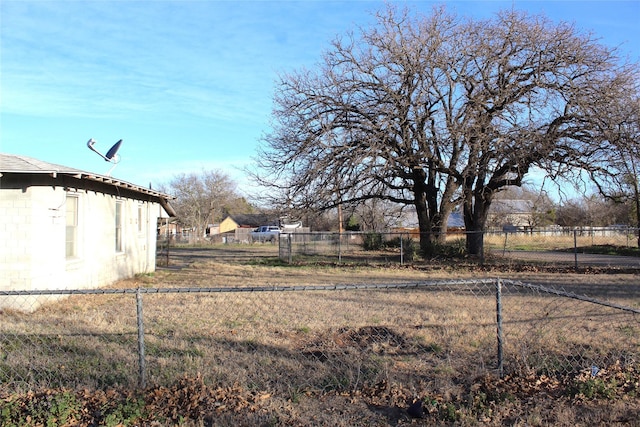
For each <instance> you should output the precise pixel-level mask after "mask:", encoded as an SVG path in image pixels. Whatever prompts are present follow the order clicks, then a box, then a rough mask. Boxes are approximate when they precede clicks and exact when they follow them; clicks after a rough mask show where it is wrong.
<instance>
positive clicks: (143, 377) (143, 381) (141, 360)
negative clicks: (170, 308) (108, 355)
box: [136, 288, 147, 388]
mask: <svg viewBox="0 0 640 427" xmlns="http://www.w3.org/2000/svg"><path fill="white" fill-rule="evenodd" d="M136 312H137V318H138V367H139V375H140V376H139V378H138V381H139V386H140V388H146V387H147V366H146V361H145V356H144V320H143V318H142V293H141V292H140V288H138V290H137V291H136Z"/></svg>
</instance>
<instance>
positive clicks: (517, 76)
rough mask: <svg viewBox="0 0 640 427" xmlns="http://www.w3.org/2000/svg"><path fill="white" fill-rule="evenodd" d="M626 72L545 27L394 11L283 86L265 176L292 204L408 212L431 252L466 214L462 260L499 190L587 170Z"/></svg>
mask: <svg viewBox="0 0 640 427" xmlns="http://www.w3.org/2000/svg"><path fill="white" fill-rule="evenodd" d="M631 75H632V73H631V72H630V70H629V67H625V66H623V65H621V63H620V61H619V58H617V57H616V51H615V49H612V48H607V47H605V46H603V45H601V44H599V42H598V41H597V40H596V39H595V38H594V37H593V36H592V35H590V34H583V33H581V32H579V31H578V30H576V29H575V28H574V27H573V26H572V25H569V24H567V23H558V24H555V23H552V22H550V21H549V20H547V19H546V18H545V17H543V16H532V15H527V14H525V13H521V12H517V11H504V12H501V13H499V14H497V15H496V16H495V17H494V18H492V19H489V20H477V21H474V20H467V19H463V18H460V17H458V16H455V15H452V14H450V13H448V12H447V11H446V9H444V8H438V9H434V11H433V12H432V14H431V15H429V16H419V15H416V14H413V13H411V12H410V11H408V10H403V11H398V10H397V9H395V8H394V7H391V6H389V7H387V8H386V9H385V10H383V11H382V12H380V13H378V15H377V24H376V25H375V26H373V27H372V28H365V29H360V31H359V32H358V33H357V34H356V33H349V34H347V35H345V36H344V37H341V38H338V39H336V40H335V41H334V42H333V43H332V45H331V47H330V49H329V50H328V51H327V52H326V53H325V55H324V57H323V59H322V61H321V63H320V64H319V65H318V67H317V69H313V70H299V71H296V72H291V73H288V74H284V75H282V76H281V78H280V81H279V83H278V86H277V89H276V94H275V97H274V101H275V102H274V104H275V107H274V111H273V127H272V131H271V132H270V133H269V134H267V135H265V137H264V140H263V143H264V144H263V146H262V147H261V149H260V152H259V155H258V157H257V160H258V163H259V170H260V173H259V174H258V176H257V178H258V179H259V180H260V182H261V183H262V184H267V185H270V186H271V188H273V189H278V190H279V191H278V192H277V193H274V194H278V197H280V200H281V202H282V203H284V204H286V205H287V206H301V205H304V206H308V207H315V208H320V209H323V208H324V209H326V208H331V207H337V206H339V205H341V204H344V203H347V204H353V203H358V202H360V201H363V200H367V199H371V198H377V199H385V200H389V201H392V202H396V203H400V204H403V205H406V206H411V207H413V208H415V210H416V213H417V217H418V223H419V227H420V233H421V239H420V246H421V248H422V249H423V250H424V251H428V250H429V249H430V248H431V245H432V243H433V242H434V241H435V240H436V239H438V238H442V237H443V236H444V234H445V232H446V223H447V218H448V216H449V214H450V213H451V211H452V210H453V209H454V207H456V206H462V210H463V214H464V221H465V226H466V229H467V231H468V232H469V234H468V235H467V250H468V252H469V253H470V254H479V253H481V251H482V245H483V238H482V236H483V234H482V231H483V230H484V227H485V223H486V220H487V214H488V211H489V207H490V205H491V202H492V200H493V197H494V195H495V194H496V193H497V192H498V191H500V190H501V189H504V188H506V187H507V186H512V185H515V186H520V185H521V184H522V183H523V178H524V177H525V176H526V175H527V174H528V173H529V172H530V171H531V169H532V168H533V167H537V168H542V169H543V170H546V171H547V172H548V173H549V174H550V175H551V176H556V177H557V176H561V175H565V174H569V173H572V172H573V173H575V171H576V169H581V170H589V168H591V165H592V164H594V163H592V159H593V157H594V156H599V155H600V152H601V150H602V148H601V146H602V144H601V142H602V139H603V136H602V134H601V132H600V130H599V129H600V128H599V127H598V126H597V125H596V118H600V116H598V115H599V114H600V110H601V104H602V103H604V104H606V103H607V102H609V97H608V96H607V95H606V93H607V92H606V91H605V88H606V89H607V90H611V88H621V87H626V86H627V85H629V84H630V83H629V80H630V78H631ZM603 97H604V98H603Z"/></svg>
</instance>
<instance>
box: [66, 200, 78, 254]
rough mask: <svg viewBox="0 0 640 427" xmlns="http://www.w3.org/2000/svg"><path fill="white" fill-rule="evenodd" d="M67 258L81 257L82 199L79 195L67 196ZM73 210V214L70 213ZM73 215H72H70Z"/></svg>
mask: <svg viewBox="0 0 640 427" xmlns="http://www.w3.org/2000/svg"><path fill="white" fill-rule="evenodd" d="M64 209H65V212H64V221H65V233H64V234H65V236H64V241H65V246H64V247H65V249H64V253H65V258H66V259H68V260H69V259H76V258H78V256H79V242H80V239H79V215H80V198H79V197H78V195H77V194H73V193H67V195H66V196H65V208H64ZM70 209H71V212H70ZM70 213H71V215H70Z"/></svg>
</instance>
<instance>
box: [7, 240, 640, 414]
mask: <svg viewBox="0 0 640 427" xmlns="http://www.w3.org/2000/svg"><path fill="white" fill-rule="evenodd" d="M233 250H234V251H235V252H232V251H229V250H228V248H221V247H214V248H207V249H199V250H188V251H187V250H184V251H181V252H176V253H175V254H174V256H175V258H174V259H172V262H171V265H170V268H166V269H161V270H159V271H158V272H156V273H155V274H154V275H151V276H141V277H137V278H136V279H135V280H129V281H125V282H120V283H117V284H115V285H114V287H116V288H124V287H127V288H137V287H147V288H162V287H177V288H184V287H191V288H199V287H230V288H243V287H244V288H246V287H251V288H258V287H272V286H293V285H295V286H300V285H327V284H359V283H385V284H390V283H407V282H418V281H426V280H435V279H437V280H450V279H458V278H460V277H467V278H472V277H473V278H481V277H484V276H492V277H496V275H495V273H496V272H495V271H489V272H483V271H481V270H477V269H475V270H474V269H470V270H466V271H460V270H457V271H456V269H453V268H450V267H446V268H437V267H436V266H431V267H432V268H422V269H420V268H400V267H395V268H378V267H374V266H363V265H356V266H354V265H349V266H331V267H328V266H295V267H291V266H281V265H278V263H277V262H275V261H274V258H273V257H274V255H275V253H274V248H273V247H269V246H268V245H260V246H258V245H256V246H254V247H252V248H250V249H248V248H242V247H233ZM275 250H277V249H275ZM173 265H183V266H187V265H188V267H185V268H182V269H172V268H171V266H173ZM503 273H504V272H503ZM509 275H510V276H511V277H512V278H514V279H519V280H523V281H531V280H528V279H536V280H537V281H542V282H546V283H547V284H551V283H553V284H560V286H563V287H565V288H570V289H585V288H586V287H588V286H586V285H585V283H586V282H590V283H591V284H593V285H594V287H595V285H596V284H597V285H598V287H597V288H596V292H598V293H600V294H601V295H602V294H604V295H606V296H612V297H613V298H609V299H613V300H615V301H616V302H618V303H622V304H624V305H628V306H635V307H638V306H639V304H640V301H639V300H638V297H639V295H638V293H637V289H638V288H637V286H638V281H637V276H635V275H633V274H626V275H616V276H615V277H613V276H610V275H608V276H600V277H592V276H585V275H578V274H575V275H567V274H564V275H562V277H558V276H555V275H552V274H545V275H541V274H535V273H513V272H510V273H509ZM587 285H588V283H587ZM572 286H573V288H571V287H572ZM614 288H615V289H616V291H615V294H607V293H606V291H607V290H610V289H614ZM494 292H495V290H494V288H493V287H492V286H490V285H484V284H478V285H476V286H471V287H469V286H462V287H460V286H454V285H449V284H446V283H444V284H442V285H439V286H434V287H430V288H429V289H389V290H342V291H305V292H282V291H279V292H250V293H247V292H218V293H210V294H182V293H180V294H175V293H174V294H143V310H144V322H145V344H146V349H145V350H146V356H147V358H146V360H147V363H148V365H147V369H148V371H147V372H148V380H149V382H150V383H151V384H154V385H158V386H170V385H172V384H175V383H176V381H178V380H179V379H180V378H182V377H189V378H199V379H200V380H199V381H202V384H201V385H200V386H198V387H201V388H202V387H222V388H223V389H225V390H227V389H229V390H231V389H233V390H236V393H240V394H242V393H245V394H246V396H245V395H243V396H244V398H246V400H247V401H252V402H253V404H252V405H253V406H252V407H253V408H254V409H252V410H251V413H246V412H245V413H242V412H240V413H235V412H233V411H232V412H233V413H232V412H229V411H227V410H220V411H218V412H219V413H218V415H217V418H215V419H216V420H218V422H220V423H221V425H224V424H228V422H233V423H235V424H238V423H240V424H245V425H251V424H254V425H255V424H265V425H268V424H271V425H276V424H281V425H291V424H295V425H354V424H361V425H386V424H398V425H400V424H412V423H414V422H415V420H412V419H411V418H410V417H408V416H407V414H406V412H404V410H403V408H406V406H407V404H408V402H410V401H412V400H413V399H422V400H424V401H425V402H427V403H429V404H430V405H431V406H429V410H428V411H426V413H425V417H426V420H431V421H432V422H433V421H436V422H443V423H446V422H454V421H456V422H458V423H459V424H469V425H472V424H486V425H491V424H492V423H497V424H501V423H503V422H507V423H508V424H511V425H548V424H557V425H580V424H581V423H582V424H591V423H592V421H594V420H595V421H596V422H601V421H602V420H609V421H611V420H616V419H617V420H625V419H627V418H628V412H629V411H637V410H638V407H639V405H638V395H637V394H635V393H638V391H639V390H638V388H637V383H638V378H637V371H629V372H632V377H633V375H636V377H635V379H634V380H633V381H635V383H634V384H636V386H634V387H636V388H635V389H631V391H632V393H634V394H631V395H629V398H630V399H631V400H628V399H627V400H626V401H627V404H619V403H618V404H617V405H618V406H617V407H616V408H617V409H615V410H614V411H613V412H612V410H611V406H612V405H611V404H612V402H614V401H615V402H618V401H619V398H620V396H619V395H616V396H614V397H615V399H613V400H611V399H605V400H604V401H597V402H595V403H593V405H591V407H592V408H595V409H594V410H595V411H596V412H597V413H598V415H594V414H593V413H586V412H585V413H579V410H578V409H575V408H573V405H574V403H575V402H573V401H571V398H569V397H567V398H566V401H564V400H562V399H560V400H557V399H556V403H557V404H558V405H557V409H556V408H554V409H550V406H549V405H548V404H547V402H546V400H545V394H544V393H547V397H549V396H550V395H551V394H552V392H557V389H558V388H559V387H560V385H559V383H554V382H552V381H549V382H547V380H545V379H544V378H552V377H553V375H555V374H560V375H561V376H563V377H564V375H565V374H568V373H570V374H575V373H577V372H576V369H577V368H576V366H590V363H592V361H595V360H597V361H598V364H599V367H600V368H606V369H610V368H609V366H620V362H622V363H623V364H624V365H625V366H623V367H621V368H620V369H621V370H622V371H623V372H628V371H625V370H628V369H637V366H638V365H637V362H638V359H637V356H638V342H639V338H638V337H639V334H640V330H639V328H638V323H637V318H635V317H634V316H629V315H626V314H622V313H620V312H619V311H617V310H612V309H610V308H608V307H602V306H594V305H593V304H590V303H586V302H583V301H576V300H568V299H566V298H560V297H557V296H552V295H547V294H544V293H525V292H523V291H522V290H521V289H520V288H517V287H514V286H507V287H505V290H504V292H505V294H504V310H505V312H504V316H505V356H506V362H507V364H506V369H507V373H508V374H509V375H510V376H509V377H508V378H512V381H513V383H509V382H508V379H507V380H505V381H500V380H498V378H497V377H496V375H495V373H496V371H495V368H496V362H497V360H496V337H495V329H496V327H495V304H496V302H495V296H494ZM594 296H595V295H594ZM135 304H136V301H135V296H134V295H132V294H127V295H91V296H73V297H70V298H68V299H65V300H62V301H55V302H52V303H51V304H47V305H45V306H44V307H42V308H40V309H39V310H37V311H36V312H34V313H31V314H26V313H22V312H19V311H5V312H3V313H1V314H0V322H1V324H2V326H1V327H0V328H1V329H0V338H1V339H2V341H1V343H2V349H1V350H0V356H1V357H0V366H2V368H3V374H2V375H3V378H2V381H3V385H2V386H1V387H2V388H0V392H3V393H0V394H7V393H13V392H16V391H21V390H25V389H29V388H31V389H33V388H43V387H52V386H53V387H55V386H66V387H69V386H71V387H88V388H90V389H105V388H114V387H115V388H118V387H125V388H135V386H136V384H137V378H138V371H137V369H138V366H137V354H136V351H137V335H136V334H137V332H136V305H135ZM621 355H622V356H623V357H624V358H626V359H624V360H622V361H621ZM616 362H618V365H616ZM585 364H586V365H585ZM634 372H635V373H634ZM487 375H488V377H487ZM544 375H551V376H546V377H545V376H544ZM487 378H492V379H493V380H487ZM526 378H529V379H530V380H531V381H533V382H534V383H536V382H538V383H539V387H538V388H539V390H538V391H540V392H541V393H542V394H536V393H534V391H535V390H534V391H527V392H526V393H525V394H527V393H529V394H530V396H533V397H532V399H533V400H532V401H531V402H532V404H533V405H534V406H533V407H532V408H528V409H526V410H525V409H524V408H523V407H520V405H523V403H521V402H520V400H519V399H520V398H521V397H522V396H520V395H518V393H524V392H522V390H520V388H518V387H516V385H515V384H516V383H517V382H519V381H522V379H526ZM487 381H489V383H491V384H494V385H496V387H497V385H500V386H501V387H504V388H506V389H509V390H511V388H512V387H515V388H516V389H517V390H519V391H514V390H515V389H514V390H511V391H509V392H504V393H506V394H504V393H503V394H500V393H498V394H497V395H495V396H494V395H491V390H494V389H493V388H487V387H489V386H488V385H487ZM527 381H529V380H527ZM540 381H542V382H540ZM633 381H632V382H633ZM565 385H566V384H565ZM532 388H533V389H535V384H534V385H532ZM554 390H555V391H554ZM616 390H618V389H617V388H616ZM494 391H495V390H494ZM627 391H628V390H627ZM550 393H551V394H550ZM583 394H584V393H583ZM627 394H628V393H627ZM251 396H253V397H251ZM509 396H511V397H509ZM596 397H597V396H596ZM252 399H253V400H252ZM563 399H564V398H563ZM623 401H624V400H623ZM221 404H223V403H221ZM603 405H604V406H606V407H607V408H608V409H607V410H606V411H601V410H600V408H601V407H602V406H603ZM518 408H519V409H518ZM203 410H204V409H203ZM211 410H212V409H211V408H209V409H206V411H209V412H211ZM206 411H205V412H206ZM513 411H524V412H521V413H519V414H518V413H517V412H516V415H515V417H514V415H513ZM209 412H207V413H209ZM214 412H215V411H214ZM587 412H588V411H587ZM585 414H586V415H585ZM205 415H206V414H204V413H203V414H201V416H202V417H203V418H202V419H201V422H203V423H204V422H205V421H202V420H204V419H205V418H206V417H205ZM510 417H511V418H510ZM509 420H510V421H509ZM585 420H587V421H585ZM227 421H228V422H227ZM212 423H213V424H215V423H214V422H212ZM205 424H206V423H205Z"/></svg>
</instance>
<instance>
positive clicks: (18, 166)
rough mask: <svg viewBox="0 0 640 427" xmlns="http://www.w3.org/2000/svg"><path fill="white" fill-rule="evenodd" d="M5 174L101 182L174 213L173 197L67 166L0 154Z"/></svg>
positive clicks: (1, 169)
mask: <svg viewBox="0 0 640 427" xmlns="http://www.w3.org/2000/svg"><path fill="white" fill-rule="evenodd" d="M5 173H14V174H45V175H50V176H52V177H53V178H57V176H58V175H68V176H71V177H73V178H77V179H86V180H89V181H95V182H101V183H104V184H107V185H111V186H114V187H118V188H125V189H127V190H131V191H134V192H137V193H142V194H146V195H150V196H153V197H157V198H158V199H160V201H161V204H162V207H163V208H164V209H165V211H166V212H167V213H168V214H169V215H170V216H175V211H174V210H173V208H172V207H171V205H169V200H171V199H173V197H171V196H169V195H167V194H164V193H161V192H159V191H155V190H152V189H150V188H146V187H142V186H139V185H135V184H131V183H130V182H127V181H122V180H120V179H116V178H113V177H110V176H106V175H99V174H95V173H91V172H86V171H82V170H80V169H74V168H70V167H68V166H62V165H57V164H54V163H49V162H44V161H42V160H38V159H34V158H31V157H27V156H19V155H15V154H5V153H0V177H2V175H3V174H5Z"/></svg>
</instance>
